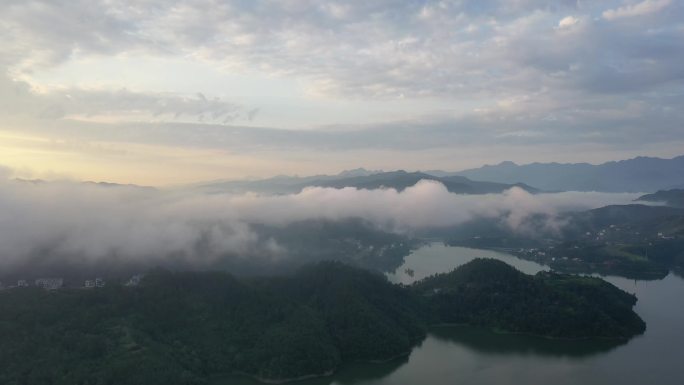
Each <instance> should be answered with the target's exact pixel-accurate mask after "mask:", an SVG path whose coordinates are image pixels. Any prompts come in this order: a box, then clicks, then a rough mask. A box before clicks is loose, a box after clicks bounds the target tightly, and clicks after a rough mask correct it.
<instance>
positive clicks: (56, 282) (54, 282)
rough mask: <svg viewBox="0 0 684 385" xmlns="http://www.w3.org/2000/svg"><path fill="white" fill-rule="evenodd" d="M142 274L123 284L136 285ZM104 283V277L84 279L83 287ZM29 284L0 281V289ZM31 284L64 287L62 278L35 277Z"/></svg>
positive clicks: (55, 287) (44, 286)
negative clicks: (11, 283)
mask: <svg viewBox="0 0 684 385" xmlns="http://www.w3.org/2000/svg"><path fill="white" fill-rule="evenodd" d="M144 276H145V275H144V274H136V275H134V276H132V277H131V278H130V279H128V281H126V282H125V283H124V285H125V286H138V285H139V284H140V281H141V280H142V278H143V277H144ZM105 284H106V281H105V280H104V278H95V279H86V280H85V282H84V283H83V286H82V287H83V288H85V289H91V288H96V287H104V286H105ZM29 286H31V285H30V284H29V281H27V280H25V279H20V280H18V281H17V284H16V285H11V286H4V285H3V283H2V282H1V281H0V290H3V289H12V288H16V287H29ZM33 286H35V287H40V288H42V289H45V290H57V289H61V288H62V287H64V279H63V278H37V279H36V280H35V281H34V282H33Z"/></svg>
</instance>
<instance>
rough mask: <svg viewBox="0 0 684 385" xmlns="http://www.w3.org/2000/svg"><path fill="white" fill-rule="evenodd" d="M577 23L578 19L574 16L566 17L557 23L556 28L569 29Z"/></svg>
mask: <svg viewBox="0 0 684 385" xmlns="http://www.w3.org/2000/svg"><path fill="white" fill-rule="evenodd" d="M577 23H579V19H578V18H576V17H574V16H566V17H564V18H562V19H561V20H560V21H559V22H558V28H570V27H572V26H573V25H575V24H577Z"/></svg>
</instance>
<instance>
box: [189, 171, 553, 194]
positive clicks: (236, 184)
mask: <svg viewBox="0 0 684 385" xmlns="http://www.w3.org/2000/svg"><path fill="white" fill-rule="evenodd" d="M423 179H427V180H435V181H439V182H441V183H442V184H444V186H445V187H446V188H447V190H449V192H452V193H457V194H488V193H500V192H502V191H504V190H507V189H509V188H511V187H514V186H517V187H520V188H522V189H524V190H526V191H529V192H532V193H535V192H538V191H539V190H537V189H536V188H534V187H531V186H528V185H526V184H523V183H496V182H483V181H473V180H470V179H468V178H466V177H463V176H458V175H454V176H444V177H438V176H434V175H430V174H426V173H422V172H406V171H403V170H399V171H391V172H379V173H373V172H369V171H367V170H364V169H357V170H352V171H345V172H342V173H340V174H338V175H318V176H310V177H285V176H278V177H274V178H269V179H262V180H255V181H225V182H210V183H206V184H202V185H200V186H198V187H199V188H200V189H201V190H204V191H206V192H209V193H222V192H233V193H240V192H247V191H251V192H258V193H268V194H291V193H298V192H300V191H301V190H302V189H304V188H305V187H313V186H316V187H332V188H344V187H355V188H359V189H369V190H371V189H378V188H383V187H384V188H394V189H396V190H398V191H402V190H404V189H406V188H407V187H411V186H413V185H415V184H416V183H418V182H419V181H421V180H423Z"/></svg>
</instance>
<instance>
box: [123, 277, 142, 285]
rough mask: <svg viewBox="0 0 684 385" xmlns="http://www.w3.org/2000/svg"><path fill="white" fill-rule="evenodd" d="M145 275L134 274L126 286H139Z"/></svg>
mask: <svg viewBox="0 0 684 385" xmlns="http://www.w3.org/2000/svg"><path fill="white" fill-rule="evenodd" d="M144 276H145V275H144V274H136V275H134V276H132V277H131V279H129V280H128V282H126V286H138V285H139V284H140V281H141V280H142V278H143V277H144Z"/></svg>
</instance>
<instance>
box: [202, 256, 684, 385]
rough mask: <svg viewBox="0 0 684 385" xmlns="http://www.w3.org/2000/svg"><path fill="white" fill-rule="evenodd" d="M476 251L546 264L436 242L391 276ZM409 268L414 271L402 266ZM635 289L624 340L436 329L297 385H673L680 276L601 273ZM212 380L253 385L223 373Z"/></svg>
mask: <svg viewBox="0 0 684 385" xmlns="http://www.w3.org/2000/svg"><path fill="white" fill-rule="evenodd" d="M478 257H490V258H491V257H493V258H496V259H500V260H502V261H504V262H507V263H509V264H511V265H513V266H515V267H516V268H518V269H520V270H522V271H524V272H526V273H528V274H534V273H536V272H537V271H540V270H546V267H544V266H541V265H538V264H536V263H534V262H530V261H524V260H520V259H518V258H516V257H514V256H512V255H507V254H503V253H496V252H492V251H488V250H477V249H468V248H463V247H448V246H444V245H442V244H439V243H433V244H431V245H430V246H426V247H423V248H421V249H418V250H416V251H415V252H414V253H412V254H411V255H410V256H408V257H407V258H406V261H405V264H404V265H403V266H402V267H400V268H399V269H397V271H396V272H395V274H392V275H388V278H389V279H390V280H392V281H393V282H402V283H410V282H412V281H413V280H416V279H421V278H423V277H425V276H428V275H431V274H435V273H439V272H446V271H450V270H452V269H454V268H455V267H457V266H459V265H461V264H463V263H466V262H468V261H470V260H472V259H474V258H478ZM407 268H409V269H412V270H413V271H414V272H413V275H414V277H410V276H409V275H408V274H406V273H405V271H404V270H405V269H407ZM603 278H604V279H606V280H607V281H609V282H611V283H612V284H614V285H616V286H617V287H619V288H621V289H623V290H625V291H628V292H630V293H634V294H635V295H636V296H637V298H638V299H639V301H638V302H637V305H636V308H635V310H636V311H637V313H639V315H640V316H641V317H642V318H643V319H644V321H646V324H647V330H646V333H645V334H644V335H641V336H638V337H636V338H633V339H631V340H629V341H611V340H551V339H544V338H541V337H534V336H529V335H520V334H498V333H494V332H491V331H489V330H486V329H482V328H475V327H468V326H458V327H450V328H434V329H432V330H430V332H429V333H428V336H427V338H426V339H425V340H424V341H423V342H422V343H421V344H420V345H419V346H417V347H415V348H414V349H413V351H412V352H411V354H410V356H408V357H404V358H401V359H399V360H395V361H392V362H388V363H384V364H363V363H356V364H352V365H346V366H344V367H342V368H340V370H339V371H338V372H337V373H335V375H333V376H331V377H327V378H322V379H314V380H309V381H303V382H300V383H298V384H302V385H333V384H336V385H390V384H391V385H414V384H428V385H452V384H468V385H470V384H496V385H502V384H511V385H513V384H544V383H553V384H554V385H566V384H567V385H571V384H582V385H599V384H617V383H619V384H620V385H637V384H638V385H642V384H658V385H670V384H672V385H674V384H677V385H679V384H682V383H684V365H682V358H683V357H684V306H683V305H684V279H682V278H681V276H677V275H674V274H669V275H668V276H667V277H665V278H664V279H662V280H658V281H638V280H637V281H635V280H631V279H626V278H620V277H610V276H609V277H603ZM216 384H231V385H233V384H235V385H240V384H244V385H246V384H250V385H252V384H256V382H255V381H252V380H247V379H244V378H243V379H235V378H232V379H226V380H224V381H220V382H216Z"/></svg>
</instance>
